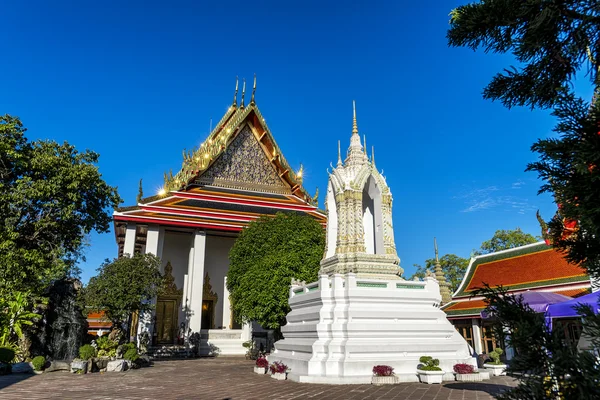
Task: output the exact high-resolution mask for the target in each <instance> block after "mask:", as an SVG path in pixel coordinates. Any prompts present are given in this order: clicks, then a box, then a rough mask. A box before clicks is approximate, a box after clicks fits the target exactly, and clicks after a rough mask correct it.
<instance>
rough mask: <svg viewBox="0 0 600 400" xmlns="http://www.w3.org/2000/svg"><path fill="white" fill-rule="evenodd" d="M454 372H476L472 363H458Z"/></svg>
mask: <svg viewBox="0 0 600 400" xmlns="http://www.w3.org/2000/svg"><path fill="white" fill-rule="evenodd" d="M454 372H456V373H457V374H474V373H475V368H473V366H472V365H470V364H456V365H454Z"/></svg>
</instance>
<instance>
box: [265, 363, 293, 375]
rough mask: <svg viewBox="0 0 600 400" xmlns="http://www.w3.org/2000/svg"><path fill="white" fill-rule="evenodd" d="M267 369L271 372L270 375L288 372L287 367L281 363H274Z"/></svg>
mask: <svg viewBox="0 0 600 400" xmlns="http://www.w3.org/2000/svg"><path fill="white" fill-rule="evenodd" d="M269 369H270V370H271V373H272V374H285V372H286V371H287V370H288V366H287V365H285V364H284V363H282V362H281V361H275V362H274V363H273V364H271V366H270V367H269Z"/></svg>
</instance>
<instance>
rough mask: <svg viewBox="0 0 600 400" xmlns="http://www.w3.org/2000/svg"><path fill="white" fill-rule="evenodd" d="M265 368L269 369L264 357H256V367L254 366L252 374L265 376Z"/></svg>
mask: <svg viewBox="0 0 600 400" xmlns="http://www.w3.org/2000/svg"><path fill="white" fill-rule="evenodd" d="M267 368H269V362H268V361H267V359H266V358H264V357H258V359H257V360H256V365H255V366H254V372H255V373H257V374H261V375H262V374H266V373H267Z"/></svg>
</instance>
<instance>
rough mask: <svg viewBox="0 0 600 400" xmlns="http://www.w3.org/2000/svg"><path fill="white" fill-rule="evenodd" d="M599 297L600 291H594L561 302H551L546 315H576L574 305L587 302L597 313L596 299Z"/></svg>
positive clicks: (554, 316) (550, 316) (553, 316)
mask: <svg viewBox="0 0 600 400" xmlns="http://www.w3.org/2000/svg"><path fill="white" fill-rule="evenodd" d="M599 298H600V292H594V293H590V294H586V295H585V296H581V297H578V298H576V299H572V300H569V301H565V302H563V303H557V304H552V305H551V306H549V307H548V311H547V313H546V316H547V317H548V318H561V317H562V318H568V317H578V316H579V314H577V311H576V310H575V308H574V307H575V306H577V305H578V304H587V305H589V306H591V307H592V310H594V312H596V313H598V299H599Z"/></svg>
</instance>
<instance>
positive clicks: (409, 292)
mask: <svg viewBox="0 0 600 400" xmlns="http://www.w3.org/2000/svg"><path fill="white" fill-rule="evenodd" d="M440 301H441V298H440V291H439V285H438V283H437V281H436V280H435V279H433V278H426V279H425V282H414V281H402V280H397V279H395V280H388V281H385V280H375V279H362V278H357V277H356V275H355V274H353V273H348V274H346V275H339V274H336V275H333V276H332V277H328V276H327V275H323V276H321V277H320V278H319V281H318V282H314V283H311V284H308V285H303V286H297V285H293V286H292V287H291V289H290V299H289V304H290V307H291V309H292V310H291V311H290V313H289V314H288V315H287V324H286V325H285V326H284V327H282V329H281V330H282V333H283V336H284V339H283V340H280V341H278V342H276V343H275V351H274V353H272V354H271V355H270V356H269V362H273V361H281V362H283V363H284V364H286V365H287V366H288V367H289V369H290V371H289V373H288V379H290V380H294V381H297V382H311V383H329V384H365V383H371V377H372V375H373V372H372V371H373V367H374V366H375V365H389V366H391V367H393V368H394V372H395V374H396V376H398V378H399V381H401V382H418V381H419V378H418V375H417V366H418V365H419V358H420V357H421V356H425V355H426V356H432V357H433V358H437V359H439V360H440V368H442V370H443V371H445V372H446V375H445V378H446V377H448V378H447V379H448V380H453V379H454V375H453V374H452V371H453V367H454V365H455V364H457V363H466V364H471V365H473V366H475V367H476V366H477V363H476V360H475V358H474V357H472V355H471V349H470V347H469V345H468V344H467V342H466V341H465V340H464V339H463V338H462V337H461V336H460V335H459V334H458V332H457V331H456V330H455V329H454V327H453V326H452V324H450V322H449V321H448V320H447V319H446V314H444V312H443V311H442V310H440V308H439V303H440ZM450 378H452V379H450Z"/></svg>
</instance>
